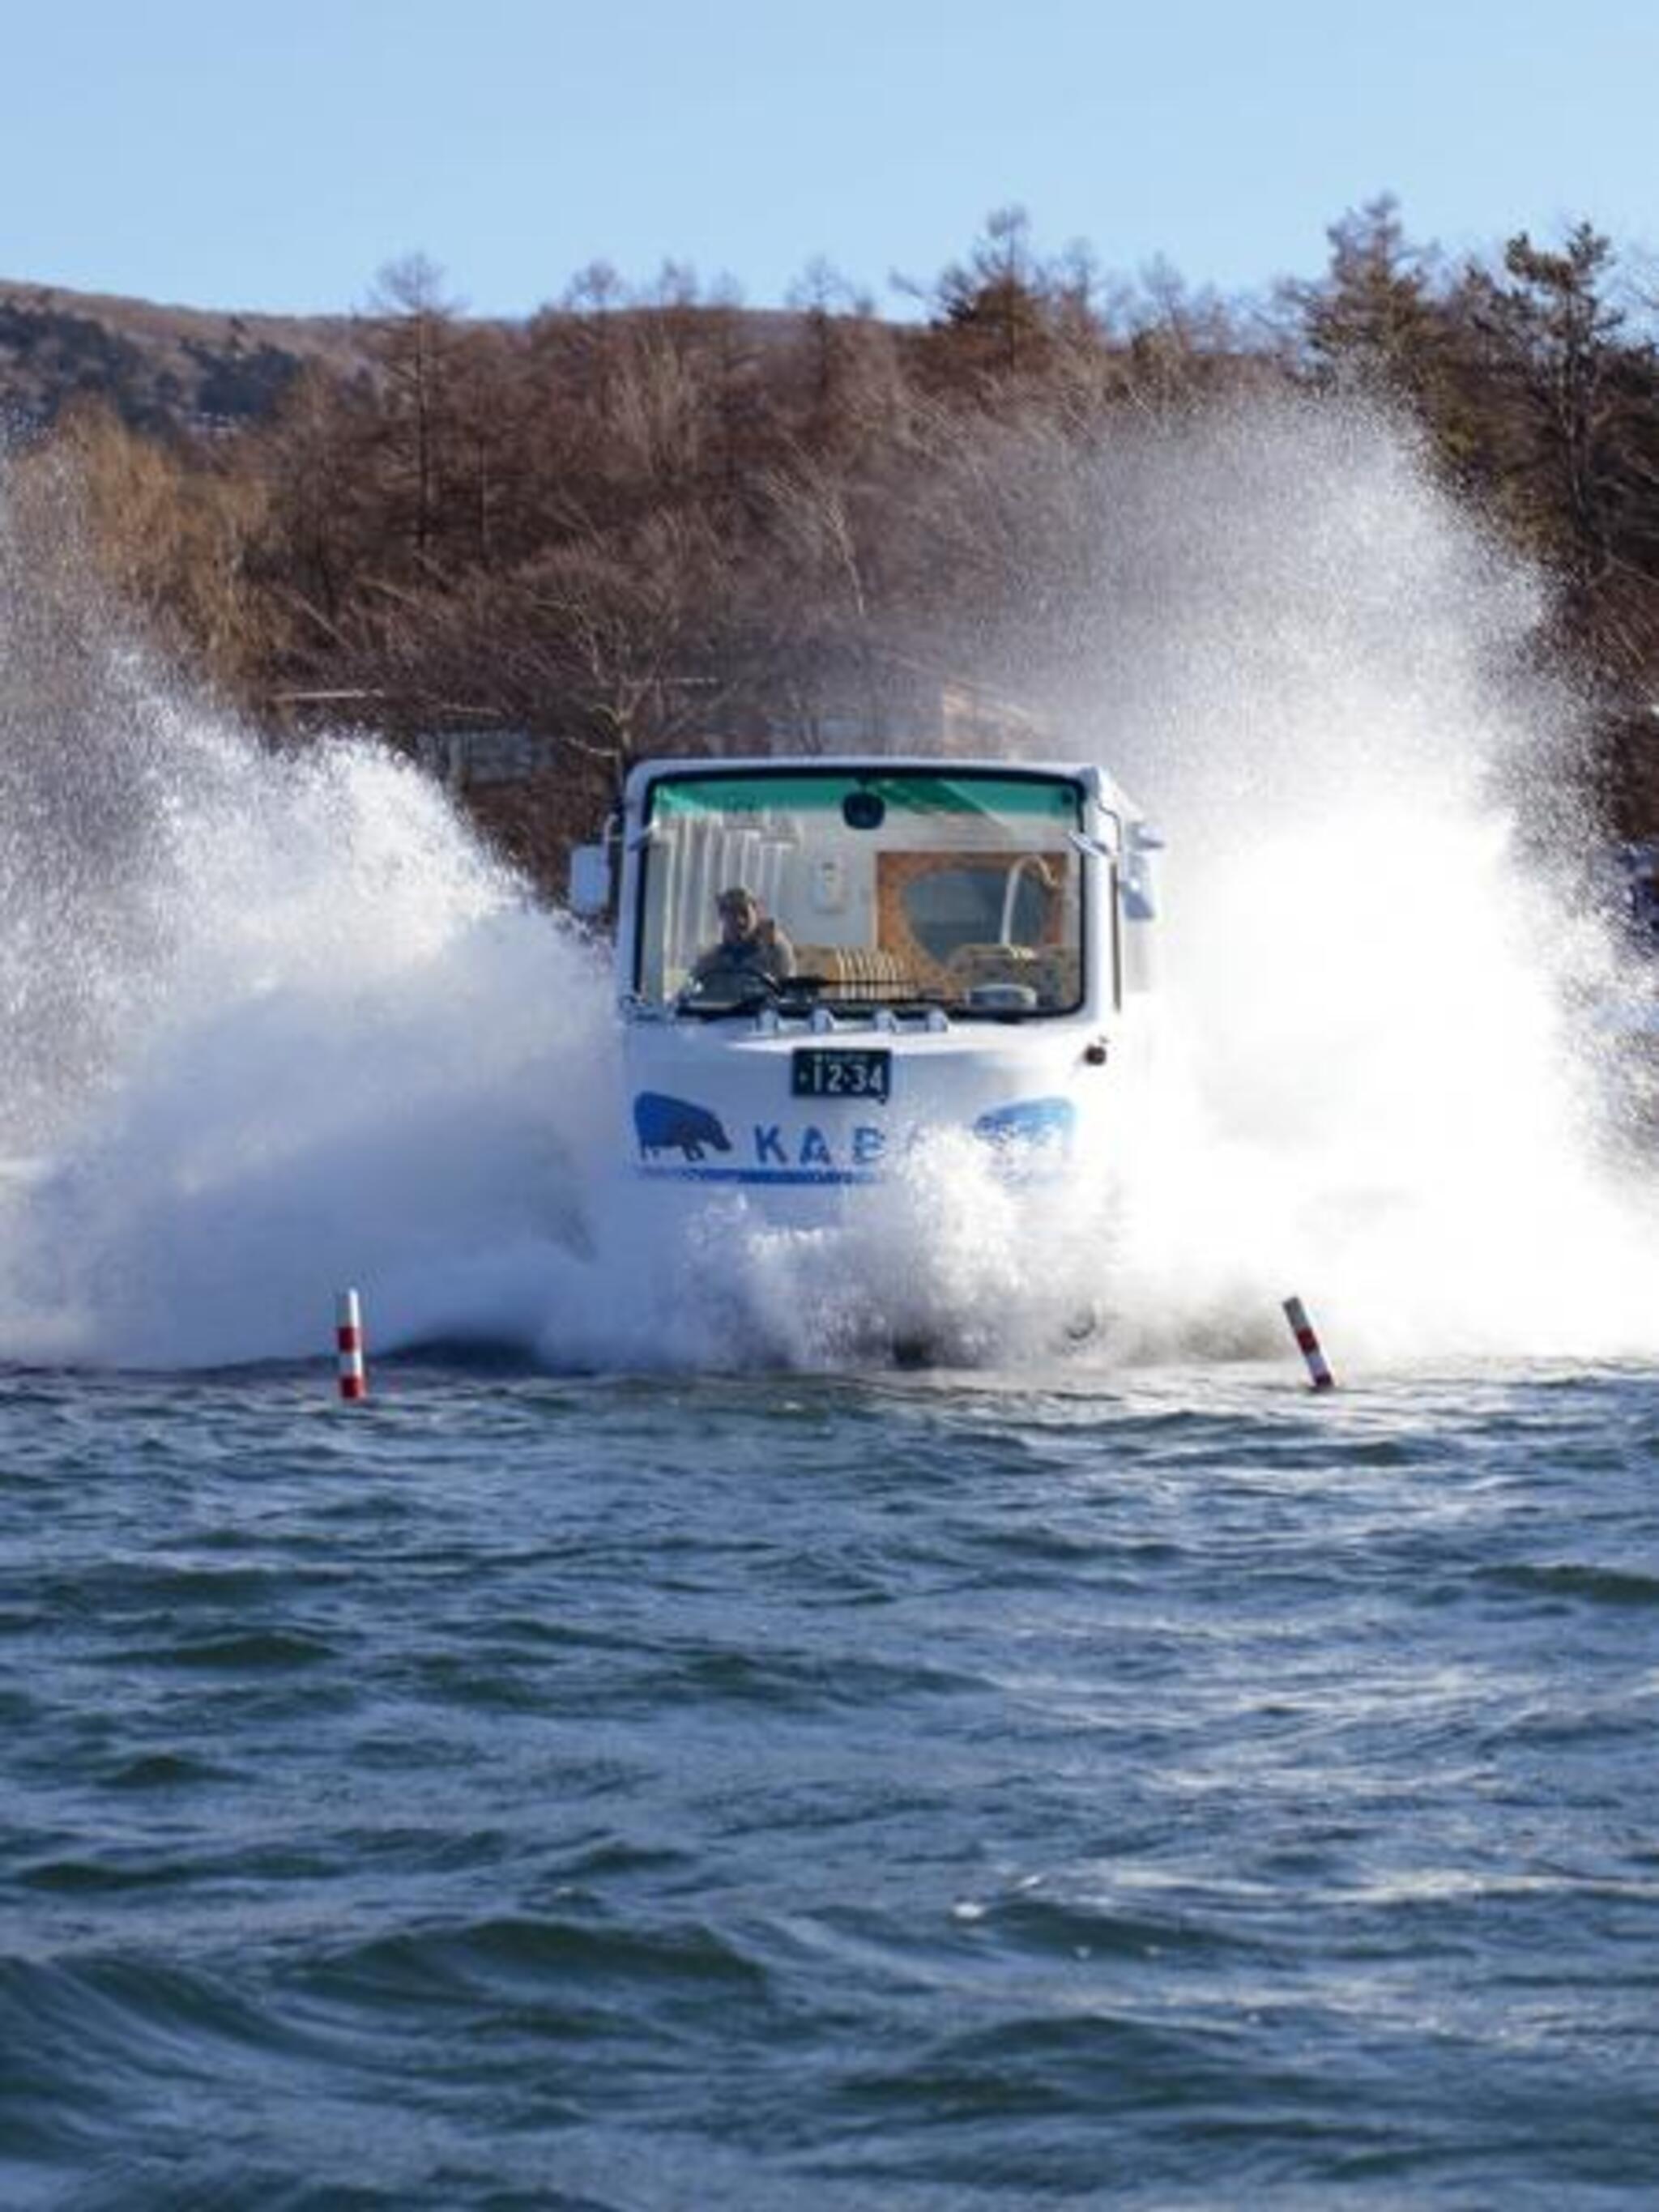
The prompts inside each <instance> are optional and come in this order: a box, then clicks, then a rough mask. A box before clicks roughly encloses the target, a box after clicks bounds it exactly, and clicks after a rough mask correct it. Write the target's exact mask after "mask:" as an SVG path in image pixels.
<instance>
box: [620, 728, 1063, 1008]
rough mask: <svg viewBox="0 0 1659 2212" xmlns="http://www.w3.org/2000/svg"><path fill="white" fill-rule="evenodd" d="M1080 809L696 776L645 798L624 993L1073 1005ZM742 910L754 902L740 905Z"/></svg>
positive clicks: (1057, 780)
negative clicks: (632, 949) (634, 933)
mask: <svg viewBox="0 0 1659 2212" xmlns="http://www.w3.org/2000/svg"><path fill="white" fill-rule="evenodd" d="M1082 809H1083V793H1082V789H1081V787H1080V786H1079V784H1078V783H1077V782H1075V781H1073V780H1072V779H1071V778H1069V777H1066V776H1063V775H1043V774H1039V773H1036V772H1030V773H1024V774H1022V773H1020V772H1019V771H1018V770H989V769H953V768H949V767H945V766H941V767H940V768H939V769H937V770H933V769H928V770H926V771H922V770H918V769H911V768H906V769H895V770H894V771H893V772H892V773H890V774H886V773H883V772H881V771H879V770H878V769H859V770H851V769H829V768H826V769H823V770H817V769H811V770H803V769H800V768H799V767H792V768H790V769H780V770H777V771H772V772H769V771H767V770H765V769H745V770H744V771H743V772H742V773H741V774H734V773H725V772H721V771H719V770H708V771H704V770H701V769H699V770H696V771H693V772H687V773H685V774H682V775H672V776H664V777H661V778H659V780H658V781H656V782H655V783H654V784H653V786H652V787H651V789H650V793H649V796H648V799H647V818H646V822H645V826H644V831H643V850H642V851H641V883H640V907H639V933H638V960H637V967H636V971H635V990H636V992H637V994H638V995H639V997H640V999H641V1000H643V1001H645V1002H647V1003H657V1004H661V1005H676V1006H682V1007H685V1008H688V1009H690V1010H691V1011H707V1012H717V1011H720V1008H721V1006H722V1005H723V1004H724V1005H727V1006H748V1005H750V1004H752V1003H755V1002H756V1001H757V1000H765V999H767V998H773V997H779V996H782V997H783V998H784V999H786V1000H795V999H801V998H810V999H811V1000H814V1001H815V1002H822V1003H823V1004H826V1005H829V1006H832V1007H836V1006H840V1007H849V1008H851V1007H860V1006H862V1007H877V1006H940V1007H943V1008H944V1009H945V1011H946V1012H948V1013H951V1014H952V1015H957V1014H966V1015H975V1014H978V1015H985V1016H997V1017H1000V1018H1020V1017H1023V1016H1028V1015H1048V1014H1058V1013H1067V1012H1073V1010H1074V1009H1075V1008H1076V1007H1077V1006H1079V1005H1080V1004H1081V1002H1082V997H1083V987H1084V978H1083V949H1084V948H1083V927H1082V889H1081V862H1080V852H1079V843H1078V842H1076V833H1077V832H1078V831H1079V829H1080V827H1081V825H1082V818H1083V816H1082ZM738 894H746V895H747V896H746V898H744V897H740V896H738Z"/></svg>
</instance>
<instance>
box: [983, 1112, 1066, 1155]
mask: <svg viewBox="0 0 1659 2212" xmlns="http://www.w3.org/2000/svg"><path fill="white" fill-rule="evenodd" d="M1076 1133H1077V1108H1076V1107H1075V1106H1074V1105H1073V1103H1072V1102H1071V1100H1070V1099H1069V1098H1018V1099H1016V1100H1015V1101H1014V1103H1013V1104H1012V1105H1011V1106H998V1107H996V1108H994V1109H993V1110H992V1111H991V1112H990V1113H988V1114H981V1115H980V1117H979V1119H978V1121H975V1124H974V1134H975V1136H976V1137H978V1138H980V1139H982V1140H983V1141H984V1142H985V1143H986V1144H987V1145H990V1146H994V1148H995V1150H996V1152H998V1154H999V1155H1000V1158H1002V1160H1003V1161H1004V1162H1005V1163H1006V1164H1007V1165H1008V1166H1010V1167H1012V1166H1016V1165H1023V1164H1028V1163H1034V1162H1035V1161H1036V1160H1038V1159H1043V1160H1054V1159H1064V1158H1066V1157H1067V1156H1068V1155H1069V1154H1070V1152H1071V1149H1072V1139H1073V1136H1074V1135H1075V1134H1076Z"/></svg>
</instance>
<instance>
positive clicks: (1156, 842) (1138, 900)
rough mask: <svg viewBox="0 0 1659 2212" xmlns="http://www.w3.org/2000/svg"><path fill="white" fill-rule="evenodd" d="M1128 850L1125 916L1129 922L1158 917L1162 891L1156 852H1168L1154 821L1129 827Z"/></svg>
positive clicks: (1151, 919)
mask: <svg viewBox="0 0 1659 2212" xmlns="http://www.w3.org/2000/svg"><path fill="white" fill-rule="evenodd" d="M1127 842H1128V851H1127V854H1125V856H1124V864H1123V913H1124V916H1125V919H1126V920H1127V921H1156V920H1157V918H1158V890H1157V886H1156V884H1154V882H1153V879H1152V854H1154V853H1161V852H1162V851H1163V850H1164V840H1163V838H1162V837H1161V836H1159V834H1158V831H1157V830H1156V829H1153V827H1152V823H1150V822H1132V823H1130V824H1129V835H1128V840H1127Z"/></svg>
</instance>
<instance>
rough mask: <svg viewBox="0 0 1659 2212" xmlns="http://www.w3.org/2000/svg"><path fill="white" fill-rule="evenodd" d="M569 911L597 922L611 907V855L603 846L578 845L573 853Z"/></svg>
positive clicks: (571, 854)
mask: <svg viewBox="0 0 1659 2212" xmlns="http://www.w3.org/2000/svg"><path fill="white" fill-rule="evenodd" d="M569 903H570V911H571V912H572V914H579V915H581V916H582V918H583V920H584V921H598V920H599V918H600V916H602V915H605V914H608V913H609V912H610V910H611V855H610V854H608V853H607V852H606V850H605V847H604V846H603V845H576V846H573V847H572V848H571V853H570V901H569Z"/></svg>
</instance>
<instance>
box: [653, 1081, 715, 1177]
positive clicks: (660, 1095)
mask: <svg viewBox="0 0 1659 2212" xmlns="http://www.w3.org/2000/svg"><path fill="white" fill-rule="evenodd" d="M634 1127H635V1133H637V1135H638V1137H639V1140H640V1152H641V1156H642V1157H647V1156H649V1155H650V1154H652V1153H653V1152H678V1154H679V1155H680V1157H681V1158H682V1159H684V1160H687V1161H690V1162H691V1163H692V1164H696V1162H697V1161H699V1160H701V1159H702V1156H703V1153H704V1152H705V1151H708V1152H730V1151H731V1149H732V1139H730V1137H728V1136H727V1135H726V1131H725V1130H724V1129H723V1128H722V1127H721V1126H720V1121H719V1120H718V1119H717V1117H716V1116H715V1115H713V1114H711V1113H710V1112H709V1110H708V1108H707V1107H706V1106H694V1105H693V1104H692V1103H691V1101H690V1099H689V1098H670V1097H667V1096H666V1094H665V1092H663V1091H641V1093H640V1095H639V1097H637V1098H635V1101H634Z"/></svg>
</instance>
